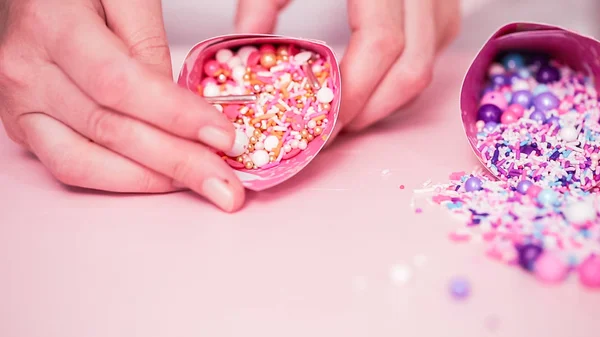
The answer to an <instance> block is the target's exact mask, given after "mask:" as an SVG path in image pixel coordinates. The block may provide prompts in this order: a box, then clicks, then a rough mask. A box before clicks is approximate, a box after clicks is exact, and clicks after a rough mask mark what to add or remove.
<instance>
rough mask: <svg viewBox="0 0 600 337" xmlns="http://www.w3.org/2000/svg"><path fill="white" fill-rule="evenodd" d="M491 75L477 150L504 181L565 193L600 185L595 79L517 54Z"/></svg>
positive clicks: (492, 68) (494, 68)
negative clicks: (550, 188) (529, 182)
mask: <svg viewBox="0 0 600 337" xmlns="http://www.w3.org/2000/svg"><path fill="white" fill-rule="evenodd" d="M488 74H489V85H488V86H487V88H486V89H485V93H484V95H483V96H482V98H481V101H480V107H479V110H478V121H477V124H476V126H477V128H478V136H477V138H478V144H477V147H478V150H479V152H480V153H481V154H482V157H483V161H484V163H485V165H486V166H487V167H488V168H489V169H490V170H491V171H492V172H493V173H494V174H495V175H496V176H498V177H500V178H502V179H505V180H507V181H509V182H510V183H511V184H512V186H516V184H518V183H519V182H520V181H522V180H525V179H527V180H529V181H532V182H535V183H536V184H538V185H540V186H541V187H552V188H555V189H556V190H557V191H567V190H570V189H573V188H581V189H589V188H591V187H592V186H595V185H597V184H598V182H600V166H599V165H598V159H599V158H600V155H599V151H600V124H599V123H598V121H599V119H600V109H599V107H598V93H597V92H596V90H595V89H594V86H593V83H592V80H591V79H590V78H588V77H586V76H585V75H584V74H582V73H579V72H576V71H574V70H572V69H571V68H569V67H567V66H565V65H562V64H560V63H559V62H558V61H555V60H549V59H548V58H547V57H545V56H543V55H541V56H540V55H522V54H516V53H511V54H507V55H505V56H504V57H503V58H502V62H501V63H500V62H498V63H494V64H492V65H491V66H490V68H489V72H488Z"/></svg>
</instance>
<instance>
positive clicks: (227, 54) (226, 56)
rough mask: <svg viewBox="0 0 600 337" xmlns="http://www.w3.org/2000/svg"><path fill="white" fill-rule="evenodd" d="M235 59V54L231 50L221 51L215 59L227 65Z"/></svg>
mask: <svg viewBox="0 0 600 337" xmlns="http://www.w3.org/2000/svg"><path fill="white" fill-rule="evenodd" d="M232 57H233V52H232V51H231V50H229V49H221V50H219V51H218V52H217V53H216V54H215V59H216V60H217V62H219V63H227V61H229V60H230V59H231V58H232Z"/></svg>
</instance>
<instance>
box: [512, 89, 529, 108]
mask: <svg viewBox="0 0 600 337" xmlns="http://www.w3.org/2000/svg"><path fill="white" fill-rule="evenodd" d="M511 104H519V105H520V106H522V107H524V108H525V109H529V107H531V104H533V95H532V94H531V92H530V91H529V90H519V91H515V92H514V93H513V96H512V101H511Z"/></svg>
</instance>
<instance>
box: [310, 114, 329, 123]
mask: <svg viewBox="0 0 600 337" xmlns="http://www.w3.org/2000/svg"><path fill="white" fill-rule="evenodd" d="M326 117H327V115H321V116H319V117H316V118H313V119H312V120H313V121H315V122H320V121H322V120H324V119H325V118H326Z"/></svg>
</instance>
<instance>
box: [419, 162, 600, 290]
mask: <svg viewBox="0 0 600 337" xmlns="http://www.w3.org/2000/svg"><path fill="white" fill-rule="evenodd" d="M473 177H476V178H477V179H478V180H479V181H481V189H478V190H472V191H467V186H466V184H465V183H466V182H467V181H468V180H469V179H472V178H473ZM534 186H536V185H531V186H530V188H529V190H525V191H523V190H519V189H518V188H516V187H513V186H511V184H510V183H509V182H507V181H502V180H497V179H495V178H494V177H491V176H490V175H489V174H488V173H483V172H482V171H481V170H476V171H475V172H474V173H473V174H465V173H464V172H459V173H454V174H452V175H451V179H450V183H448V184H441V185H434V186H433V187H432V188H429V189H428V192H429V191H431V190H433V191H432V192H431V196H430V198H429V200H430V201H431V202H432V203H434V204H437V205H440V206H441V207H444V208H446V209H447V210H448V211H449V212H450V213H451V214H452V215H454V216H455V217H457V218H458V219H460V220H462V222H463V223H464V226H463V227H460V228H458V229H457V230H454V231H452V232H451V233H450V234H449V238H450V239H451V240H453V241H455V242H484V243H485V244H486V247H487V250H486V251H487V255H488V256H489V257H491V258H493V259H495V260H499V261H502V262H505V263H507V264H510V265H514V266H519V267H521V268H523V269H524V270H526V271H528V272H531V273H533V274H534V275H535V276H536V278H537V279H539V280H540V281H543V282H545V283H557V282H561V281H562V280H564V279H565V278H566V277H567V275H568V273H569V272H570V271H574V270H576V271H577V272H578V273H579V274H580V278H581V277H582V276H581V275H583V280H582V283H584V284H586V285H593V286H595V287H600V195H599V194H597V192H599V190H598V188H594V189H592V190H591V191H584V190H581V189H572V190H569V191H564V192H558V191H555V190H554V189H541V188H540V190H538V191H537V193H529V192H530V191H531V190H532V188H533V187H534ZM415 192H416V193H420V192H419V191H418V190H417V191H415ZM523 192H525V193H523ZM589 261H594V262H589ZM589 265H593V266H594V267H593V268H596V269H598V270H597V271H591V270H593V268H592V267H589Z"/></svg>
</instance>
